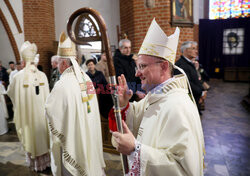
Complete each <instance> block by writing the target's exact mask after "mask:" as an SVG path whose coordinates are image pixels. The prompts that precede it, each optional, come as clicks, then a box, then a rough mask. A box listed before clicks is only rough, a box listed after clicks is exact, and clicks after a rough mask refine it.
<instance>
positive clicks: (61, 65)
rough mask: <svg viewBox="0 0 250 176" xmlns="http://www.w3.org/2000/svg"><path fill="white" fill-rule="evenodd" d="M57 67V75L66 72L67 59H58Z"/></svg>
mask: <svg viewBox="0 0 250 176" xmlns="http://www.w3.org/2000/svg"><path fill="white" fill-rule="evenodd" d="M57 67H58V70H59V73H60V74H62V73H63V72H64V70H66V69H67V68H68V67H69V64H68V61H67V59H64V58H59V59H58V65H57Z"/></svg>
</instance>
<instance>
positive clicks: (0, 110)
mask: <svg viewBox="0 0 250 176" xmlns="http://www.w3.org/2000/svg"><path fill="white" fill-rule="evenodd" d="M5 94H6V90H5V87H4V85H3V84H2V83H0V135H3V134H5V133H7V132H8V122H7V120H6V119H7V118H9V114H8V110H7V106H6V103H5V98H4V95H5Z"/></svg>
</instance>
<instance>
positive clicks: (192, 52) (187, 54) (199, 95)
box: [174, 41, 206, 114]
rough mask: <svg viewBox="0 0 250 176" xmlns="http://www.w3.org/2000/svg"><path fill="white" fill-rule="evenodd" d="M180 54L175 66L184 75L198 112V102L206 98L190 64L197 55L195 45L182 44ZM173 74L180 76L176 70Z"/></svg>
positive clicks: (191, 43) (192, 43) (190, 42)
mask: <svg viewBox="0 0 250 176" xmlns="http://www.w3.org/2000/svg"><path fill="white" fill-rule="evenodd" d="M181 53H182V55H181V57H180V59H179V60H178V61H177V62H176V66H178V67H180V68H182V69H183V70H184V72H185V73H186V75H187V77H188V80H189V83H190V86H191V89H192V92H193V95H194V99H195V101H196V104H197V107H198V110H199V112H200V104H199V102H201V100H202V99H205V98H206V91H204V89H203V87H202V84H201V82H200V81H199V79H198V74H197V71H196V69H195V66H194V64H193V62H192V59H193V58H195V57H197V54H198V50H197V43H196V42H193V41H187V42H184V43H183V44H182V45H181ZM174 74H175V75H176V74H180V72H179V71H178V70H175V71H174ZM200 114H201V112H200Z"/></svg>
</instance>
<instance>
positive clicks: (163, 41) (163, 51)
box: [138, 19, 180, 65]
mask: <svg viewBox="0 0 250 176" xmlns="http://www.w3.org/2000/svg"><path fill="white" fill-rule="evenodd" d="M179 34H180V29H179V28H178V27H177V28H176V30H175V33H174V34H172V35H171V36H169V37H168V36H167V35H166V34H165V32H164V31H163V30H162V29H161V28H160V26H159V25H158V24H157V23H156V21H155V19H153V21H152V23H151V25H150V27H149V29H148V32H147V34H146V37H145V39H144V41H143V43H142V46H141V48H140V50H139V53H138V54H139V55H140V54H145V55H150V56H157V57H160V58H163V59H166V60H168V61H169V62H171V63H172V64H173V65H174V63H175V56H176V50H177V46H178V41H179Z"/></svg>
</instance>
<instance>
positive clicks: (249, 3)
mask: <svg viewBox="0 0 250 176" xmlns="http://www.w3.org/2000/svg"><path fill="white" fill-rule="evenodd" d="M209 3H210V4H209V19H227V18H244V17H250V0H210V1H209Z"/></svg>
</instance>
